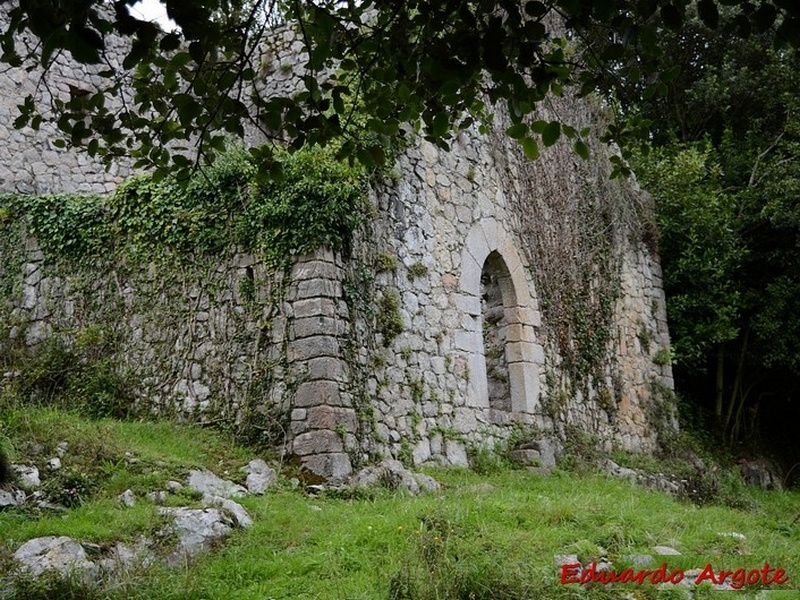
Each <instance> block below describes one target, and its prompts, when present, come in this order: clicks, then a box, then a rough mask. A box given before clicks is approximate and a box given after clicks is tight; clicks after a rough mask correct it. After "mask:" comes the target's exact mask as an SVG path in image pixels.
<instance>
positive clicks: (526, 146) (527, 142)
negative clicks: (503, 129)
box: [522, 137, 539, 160]
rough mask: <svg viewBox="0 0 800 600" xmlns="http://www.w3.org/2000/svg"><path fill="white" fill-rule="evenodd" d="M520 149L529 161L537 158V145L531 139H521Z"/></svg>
mask: <svg viewBox="0 0 800 600" xmlns="http://www.w3.org/2000/svg"><path fill="white" fill-rule="evenodd" d="M522 149H523V150H524V151H525V156H527V157H528V158H530V159H531V160H536V159H537V158H539V144H538V143H537V142H536V140H535V139H533V138H532V137H526V138H523V139H522Z"/></svg>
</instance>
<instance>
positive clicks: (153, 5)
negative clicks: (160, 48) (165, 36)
mask: <svg viewBox="0 0 800 600" xmlns="http://www.w3.org/2000/svg"><path fill="white" fill-rule="evenodd" d="M131 14H133V16H134V17H136V18H137V19H141V20H143V21H155V22H156V23H158V24H159V25H160V26H161V28H162V29H163V30H165V31H171V30H173V29H175V22H174V21H172V20H171V19H169V18H168V17H167V7H166V6H164V5H163V4H161V2H159V0H141V2H138V3H136V4H134V5H133V6H132V7H131Z"/></svg>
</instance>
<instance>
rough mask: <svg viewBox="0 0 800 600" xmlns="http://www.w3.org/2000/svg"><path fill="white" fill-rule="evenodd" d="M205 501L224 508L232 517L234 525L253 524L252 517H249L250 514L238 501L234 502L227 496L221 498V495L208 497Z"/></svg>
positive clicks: (245, 525)
mask: <svg viewBox="0 0 800 600" xmlns="http://www.w3.org/2000/svg"><path fill="white" fill-rule="evenodd" d="M207 502H208V504H210V505H211V506H218V507H220V508H222V509H223V510H226V511H227V512H228V513H229V514H230V515H231V516H232V517H233V518H234V520H235V521H236V525H238V526H239V527H250V526H251V525H252V524H253V519H251V518H250V515H248V514H247V511H246V510H245V509H244V507H243V506H242V505H241V504H239V503H238V502H234V501H233V500H230V499H228V498H222V497H221V496H213V497H211V498H210V499H208V500H207Z"/></svg>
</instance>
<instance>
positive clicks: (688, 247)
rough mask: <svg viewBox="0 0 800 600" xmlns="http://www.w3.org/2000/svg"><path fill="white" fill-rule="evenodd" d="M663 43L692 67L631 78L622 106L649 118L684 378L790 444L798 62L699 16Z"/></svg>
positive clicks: (698, 397)
mask: <svg viewBox="0 0 800 600" xmlns="http://www.w3.org/2000/svg"><path fill="white" fill-rule="evenodd" d="M664 47H665V49H667V50H668V51H669V52H670V53H671V54H672V55H673V56H675V57H676V58H678V59H679V61H680V62H679V66H680V67H681V69H680V72H679V74H677V76H676V77H675V79H674V80H673V81H672V82H670V84H669V85H668V87H667V89H666V90H665V91H666V93H665V94H664V95H663V96H661V97H649V98H648V97H645V95H644V94H640V93H639V92H638V91H637V90H636V89H635V88H633V87H630V88H628V89H626V90H625V92H626V94H625V95H624V97H623V98H624V100H623V102H622V104H624V105H625V107H626V110H628V111H630V112H632V113H635V114H636V118H637V119H640V120H645V121H650V122H652V129H651V131H652V141H651V143H650V144H649V146H650V148H651V149H652V151H651V152H650V153H649V154H644V155H640V156H639V157H638V159H637V160H636V161H635V162H636V164H637V170H638V172H639V173H640V175H641V177H642V179H643V182H644V184H645V186H646V187H648V188H650V189H651V190H652V191H653V193H654V194H655V195H656V198H657V207H658V211H659V221H660V224H661V227H662V234H663V238H662V257H663V259H662V260H663V266H664V270H665V287H666V292H667V296H668V309H669V316H670V329H671V333H672V336H673V339H674V343H675V348H676V358H677V364H676V379H677V385H678V387H679V389H682V390H683V391H684V392H685V393H688V394H689V395H691V396H692V397H693V398H694V399H695V401H696V402H697V403H698V404H699V405H700V406H705V407H706V408H708V409H709V412H710V413H711V414H712V415H713V417H712V418H713V423H714V425H715V426H716V427H717V429H718V430H719V432H720V433H721V434H722V435H724V437H725V438H726V439H727V440H728V441H729V442H731V443H735V442H756V441H758V440H759V439H761V440H764V439H767V440H769V441H772V442H780V441H785V440H786V439H787V438H788V437H789V436H791V435H792V434H793V432H792V427H793V426H792V425H789V424H790V423H791V424H793V423H794V420H795V419H796V418H797V417H798V416H800V412H799V411H798V407H797V399H796V397H795V394H796V392H795V390H796V389H797V388H798V384H800V357H799V356H798V350H799V349H800V348H799V347H798V341H800V320H799V319H798V308H800V278H799V277H798V275H797V265H798V264H799V263H798V259H800V254H798V249H799V248H800V221H798V212H797V211H798V203H799V202H800V185H798V182H800V120H798V117H797V110H796V109H797V107H798V102H800V88H798V79H797V73H798V72H799V71H798V68H799V67H800V62H799V61H798V57H797V53H796V51H795V50H793V49H775V48H774V47H773V46H772V45H771V44H770V39H769V38H768V37H767V36H753V37H750V38H748V39H743V40H738V41H736V40H734V41H733V42H732V41H731V40H728V39H721V38H720V37H719V36H718V35H716V33H715V32H713V31H711V30H710V29H708V28H707V27H706V26H705V25H704V24H703V23H701V22H700V21H699V20H695V21H693V22H690V23H688V24H687V26H686V27H685V28H684V29H683V30H682V31H681V32H680V33H679V34H675V35H672V36H667V37H665V39H664ZM777 445H780V444H776V446H777ZM783 447H784V448H785V449H790V448H791V447H792V444H784V445H783Z"/></svg>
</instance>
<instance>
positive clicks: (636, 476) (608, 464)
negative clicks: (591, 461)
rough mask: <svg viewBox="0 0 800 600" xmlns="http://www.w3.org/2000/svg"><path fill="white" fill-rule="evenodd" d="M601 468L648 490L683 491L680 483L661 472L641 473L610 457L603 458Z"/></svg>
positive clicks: (670, 492)
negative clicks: (623, 465)
mask: <svg viewBox="0 0 800 600" xmlns="http://www.w3.org/2000/svg"><path fill="white" fill-rule="evenodd" d="M600 468H601V469H603V470H604V471H605V472H606V473H608V474H609V475H611V476H612V477H619V478H621V479H627V480H628V481H630V482H631V483H633V484H635V485H640V486H641V487H643V488H645V489H648V490H656V491H659V492H666V493H668V494H673V495H677V494H679V493H680V491H681V486H680V484H679V483H677V482H675V481H672V480H671V479H669V478H668V477H666V476H665V475H662V474H661V473H640V472H638V471H635V470H633V469H629V468H627V467H621V466H620V465H618V464H617V463H615V462H614V461H613V460H611V459H610V458H606V459H604V460H602V461H601V462H600Z"/></svg>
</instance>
